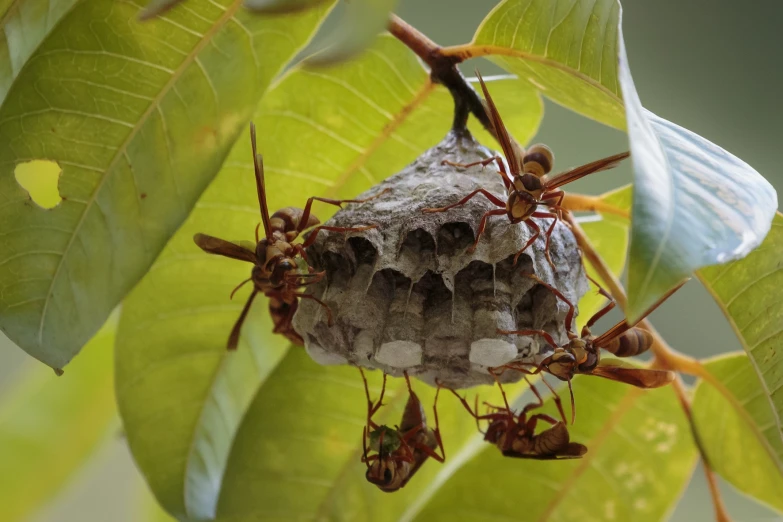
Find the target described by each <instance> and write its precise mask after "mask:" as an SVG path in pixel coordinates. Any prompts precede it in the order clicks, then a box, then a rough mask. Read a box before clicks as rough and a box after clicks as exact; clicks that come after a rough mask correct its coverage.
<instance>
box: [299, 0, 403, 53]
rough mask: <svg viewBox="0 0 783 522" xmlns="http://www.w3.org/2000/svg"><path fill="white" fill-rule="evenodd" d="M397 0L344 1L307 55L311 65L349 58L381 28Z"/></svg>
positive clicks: (369, 41)
mask: <svg viewBox="0 0 783 522" xmlns="http://www.w3.org/2000/svg"><path fill="white" fill-rule="evenodd" d="M396 6H397V0H351V1H350V2H344V3H343V5H342V7H343V11H342V16H341V17H340V20H339V21H338V22H337V27H335V28H334V29H333V30H332V32H331V33H330V35H329V36H328V37H327V38H326V41H325V42H323V45H322V47H321V49H320V50H319V51H318V52H316V53H315V54H313V55H312V56H310V57H308V58H307V60H306V63H307V64H308V65H311V66H323V65H330V64H334V63H337V62H342V61H345V60H347V59H349V58H352V57H354V56H356V55H358V54H359V53H361V52H362V51H364V50H365V49H367V48H368V47H369V46H370V45H371V44H372V43H373V41H374V40H375V37H376V36H378V33H380V32H382V31H383V30H384V28H385V27H386V24H387V23H388V21H389V15H390V14H391V12H392V11H393V10H394V8H395V7H396Z"/></svg>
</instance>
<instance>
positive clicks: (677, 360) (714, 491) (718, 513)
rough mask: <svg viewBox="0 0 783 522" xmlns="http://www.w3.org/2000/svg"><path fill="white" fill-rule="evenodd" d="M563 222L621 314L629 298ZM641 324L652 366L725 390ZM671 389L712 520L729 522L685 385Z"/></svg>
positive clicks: (677, 382)
mask: <svg viewBox="0 0 783 522" xmlns="http://www.w3.org/2000/svg"><path fill="white" fill-rule="evenodd" d="M565 219H566V220H567V221H568V223H569V225H571V229H572V230H573V232H574V236H575V237H576V241H577V243H578V244H579V247H580V248H581V249H582V252H583V253H584V256H585V258H587V260H588V261H589V262H590V264H591V265H592V267H593V268H595V271H596V272H598V275H599V277H600V278H601V280H602V281H603V282H604V284H605V285H606V286H608V287H609V293H610V294H612V297H613V298H614V300H615V301H616V302H617V304H618V305H620V308H622V309H623V310H624V309H625V307H626V305H627V303H628V298H627V296H626V295H625V290H624V289H623V286H622V284H620V281H619V280H618V279H617V278H616V277H615V276H614V274H613V273H612V271H611V270H610V269H609V267H608V266H607V265H606V263H605V262H604V260H603V258H602V257H601V255H600V254H599V253H598V252H597V251H596V250H595V249H594V248H593V245H592V243H590V240H589V239H588V238H587V235H586V234H585V233H584V230H582V227H580V226H579V223H577V222H576V220H574V218H573V216H572V215H571V214H570V213H566V214H565ZM640 324H641V325H642V326H644V328H645V329H646V330H648V331H649V332H650V333H651V334H652V335H653V340H654V341H653V345H652V347H651V348H650V349H651V350H652V352H653V354H654V355H655V359H654V360H653V366H658V367H660V368H664V369H668V370H674V371H683V372H685V373H689V374H692V375H697V376H698V377H700V378H702V379H704V380H705V381H708V382H709V383H710V384H711V385H713V386H716V387H717V388H718V389H720V390H725V387H724V386H723V384H722V383H720V382H718V381H717V379H715V377H714V376H713V375H712V374H711V373H709V372H708V371H707V370H706V369H705V368H704V366H702V364H701V363H700V362H699V361H697V360H696V359H693V358H691V357H688V356H686V355H684V354H682V353H680V352H678V351H676V350H675V349H673V348H672V347H671V346H669V345H668V343H667V342H666V341H665V340H664V339H663V337H661V335H660V334H659V333H658V332H657V331H656V330H655V328H653V326H652V325H651V324H650V322H649V321H647V320H646V319H645V320H643V321H641V323H640ZM672 386H673V388H674V392H675V393H676V395H677V398H678V399H679V401H680V405H681V406H682V409H683V411H684V412H685V416H686V417H687V418H688V424H690V427H691V434H692V435H693V441H694V443H695V444H696V449H697V450H698V451H699V455H700V457H701V460H702V462H703V463H704V474H705V475H706V477H707V483H708V484H709V487H710V494H711V495H712V505H713V508H714V509H715V520H716V521H717V522H731V517H730V516H729V514H728V512H727V510H726V506H725V504H724V503H723V497H722V495H721V493H720V490H719V489H718V484H717V479H716V477H715V471H714V470H713V469H712V466H711V465H710V461H709V459H708V457H707V453H706V451H705V450H704V446H703V444H702V442H701V437H699V433H698V430H697V429H696V425H695V424H694V423H693V414H692V409H691V402H690V398H689V397H688V394H687V391H686V389H685V385H684V384H683V382H682V379H681V378H680V376H679V374H678V375H677V377H676V378H675V379H674V382H673V383H672Z"/></svg>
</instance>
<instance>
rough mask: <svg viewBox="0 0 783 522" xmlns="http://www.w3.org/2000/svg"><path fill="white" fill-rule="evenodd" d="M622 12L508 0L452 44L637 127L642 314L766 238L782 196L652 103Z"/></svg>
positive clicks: (635, 276) (633, 141)
mask: <svg viewBox="0 0 783 522" xmlns="http://www.w3.org/2000/svg"><path fill="white" fill-rule="evenodd" d="M620 19H621V9H620V4H619V2H618V1H617V0H555V1H551V2H541V1H536V0H504V1H503V2H501V3H500V4H499V5H498V6H497V7H495V9H494V10H493V11H492V12H491V13H490V14H489V15H488V16H487V18H486V19H485V20H484V22H483V23H482V24H481V26H480V27H479V29H478V31H477V33H476V35H475V37H474V40H473V42H472V43H470V44H467V45H463V46H456V47H451V48H447V49H446V50H445V52H446V53H447V54H449V55H452V56H456V57H459V58H467V57H472V56H485V55H486V56H489V57H491V59H492V60H494V61H496V62H497V63H498V64H499V65H501V66H502V67H504V68H505V69H507V70H509V71H511V72H514V73H516V74H517V75H518V76H519V77H520V78H522V79H526V80H527V81H528V82H529V83H530V84H531V85H533V86H535V87H536V88H537V89H539V90H540V91H541V92H542V93H544V94H545V95H546V96H548V97H549V98H551V99H552V100H554V101H556V102H558V103H560V104H562V105H565V106H566V107H568V108H570V109H572V110H574V111H576V112H578V113H580V114H584V115H585V116H588V117H590V118H593V119H595V120H598V121H600V122H602V123H605V124H607V125H610V126H613V127H617V128H626V127H627V129H628V134H629V141H630V149H631V153H632V161H633V166H634V175H635V182H634V198H633V201H634V207H633V225H632V230H631V254H630V263H629V273H628V282H629V285H628V286H629V288H628V293H629V301H628V309H627V310H626V313H627V315H628V318H629V319H630V320H637V319H639V318H640V317H641V315H642V314H643V313H644V312H645V311H646V310H647V309H648V308H649V307H650V306H651V305H652V304H653V303H655V302H656V301H657V300H658V299H659V298H660V297H661V296H662V295H663V294H665V293H666V292H667V291H668V290H669V289H671V288H673V287H674V286H675V285H676V284H677V283H679V282H681V281H683V280H684V279H685V278H687V277H689V276H690V275H691V274H692V273H693V272H694V271H695V270H697V269H699V268H702V267H704V266H708V265H713V264H716V263H725V262H727V261H732V260H734V259H740V258H742V257H744V256H746V255H747V254H748V252H750V251H751V250H752V249H753V248H755V247H756V246H758V245H759V244H760V243H761V241H762V240H763V239H764V236H765V235H766V234H767V232H768V231H769V224H770V221H771V220H772V216H773V215H774V212H775V210H776V208H777V196H776V194H775V190H774V189H773V188H772V186H771V185H770V184H769V183H768V182H767V181H766V180H765V179H764V178H763V177H762V176H761V175H760V174H759V173H758V172H756V171H755V170H753V169H752V168H751V167H750V166H749V165H747V164H746V163H744V162H743V161H742V160H740V159H738V158H736V157H735V156H733V155H731V154H730V153H728V152H727V151H725V150H723V149H722V148H720V147H718V146H717V145H715V144H713V143H711V142H709V141H708V140H706V139H704V138H702V137H700V136H698V135H696V134H694V133H692V132H690V131H688V130H686V129H683V128H682V127H679V126H677V125H675V124H673V123H671V122H669V121H666V120H664V119H663V118H660V117H658V116H656V115H655V114H653V113H651V112H649V111H647V110H646V109H644V108H643V107H642V105H641V102H640V101H639V96H638V95H637V93H636V89H635V87H634V84H633V80H632V78H631V73H630V70H629V65H628V59H627V56H626V52H625V46H624V43H623V38H622V31H621V29H620ZM623 100H624V101H625V106H624V105H623ZM623 115H625V118H623ZM624 119H625V121H623V120H624Z"/></svg>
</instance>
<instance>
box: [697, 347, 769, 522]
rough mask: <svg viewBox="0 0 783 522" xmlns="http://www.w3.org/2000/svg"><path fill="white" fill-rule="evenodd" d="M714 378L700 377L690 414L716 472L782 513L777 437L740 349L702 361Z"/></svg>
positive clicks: (766, 403) (757, 382)
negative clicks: (715, 384)
mask: <svg viewBox="0 0 783 522" xmlns="http://www.w3.org/2000/svg"><path fill="white" fill-rule="evenodd" d="M705 367H706V369H707V371H709V372H710V373H711V374H712V375H713V376H714V377H715V378H716V379H717V380H718V381H719V382H720V383H721V386H722V388H721V389H717V388H715V387H713V386H712V385H711V384H710V383H709V382H707V381H700V382H699V384H698V386H697V388H696V390H695V392H694V396H693V418H694V424H695V426H696V429H697V430H698V433H699V438H700V439H701V443H702V446H703V447H704V448H705V450H706V453H707V458H708V459H709V461H710V463H711V464H712V466H713V468H714V469H715V471H716V472H718V473H719V474H720V475H721V476H722V477H723V478H725V479H726V480H728V481H729V482H730V483H731V484H733V485H734V486H735V487H736V488H737V489H739V490H740V491H742V492H744V493H746V494H748V495H750V496H752V497H753V498H755V499H758V500H761V501H762V502H764V503H765V504H767V505H769V506H771V507H773V508H775V509H777V510H778V511H780V512H783V496H781V494H780V493H781V491H783V440H781V432H780V428H779V424H778V423H777V422H776V419H775V412H774V411H773V410H772V408H771V407H770V403H769V400H768V398H767V397H766V394H765V393H763V391H762V390H763V386H762V384H761V382H760V380H759V377H758V375H756V372H755V371H754V368H753V365H752V364H751V362H750V360H749V359H748V356H747V355H745V354H744V353H740V354H727V355H724V356H719V357H717V358H715V359H712V360H710V361H707V362H706V363H705Z"/></svg>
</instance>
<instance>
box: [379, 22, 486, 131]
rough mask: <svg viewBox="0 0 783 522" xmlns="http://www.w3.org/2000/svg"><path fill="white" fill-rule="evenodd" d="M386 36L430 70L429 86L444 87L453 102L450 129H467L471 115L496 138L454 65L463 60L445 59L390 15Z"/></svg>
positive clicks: (476, 98) (433, 45) (474, 94)
mask: <svg viewBox="0 0 783 522" xmlns="http://www.w3.org/2000/svg"><path fill="white" fill-rule="evenodd" d="M388 28H389V32H390V33H391V34H392V35H394V37H395V38H397V39H398V40H399V41H401V42H402V43H404V44H405V45H406V46H408V48H409V49H410V50H411V51H413V52H414V53H416V55H417V56H418V57H419V58H421V59H422V61H423V62H424V63H426V64H427V65H428V66H429V68H430V78H431V79H432V81H433V82H435V83H439V84H441V85H443V86H445V87H446V88H447V89H448V90H449V92H450V93H451V96H452V98H454V122H453V124H452V129H453V130H455V131H457V132H464V131H465V130H466V129H467V122H468V116H469V115H470V114H473V116H475V117H476V119H477V120H479V121H480V122H481V124H482V125H483V126H484V128H485V129H487V131H489V133H490V134H492V135H493V136H495V137H496V138H497V135H496V134H495V129H494V128H493V127H492V122H491V121H490V120H489V117H488V116H487V113H486V111H485V110H484V104H483V102H482V101H481V97H480V96H479V95H478V93H477V92H476V91H475V90H474V89H473V87H471V85H470V84H469V83H468V82H467V80H465V77H464V76H462V73H461V72H460V70H459V68H458V67H457V64H458V63H460V62H462V61H463V59H462V58H460V57H459V56H446V55H444V54H443V52H442V50H443V48H442V47H441V46H439V45H438V44H436V43H435V42H433V41H432V40H430V39H429V38H427V37H426V36H424V35H423V34H422V33H421V32H419V31H418V30H417V29H416V28H415V27H413V26H411V25H410V24H408V23H407V22H406V21H404V20H403V19H401V18H400V17H398V16H397V15H394V14H392V15H391V18H390V19H389V26H388Z"/></svg>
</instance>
